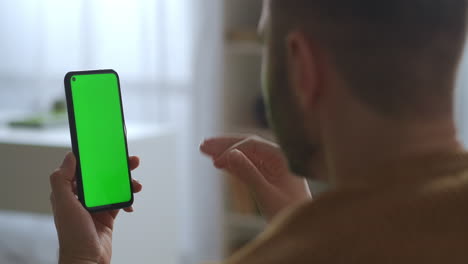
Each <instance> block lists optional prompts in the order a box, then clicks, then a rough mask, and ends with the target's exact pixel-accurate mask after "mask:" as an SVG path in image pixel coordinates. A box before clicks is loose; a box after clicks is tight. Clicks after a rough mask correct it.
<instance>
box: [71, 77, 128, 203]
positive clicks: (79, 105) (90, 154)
mask: <svg viewBox="0 0 468 264" xmlns="http://www.w3.org/2000/svg"><path fill="white" fill-rule="evenodd" d="M70 82H71V95H72V100H73V108H74V116H75V125H76V136H77V142H78V151H79V161H80V167H81V177H82V185H83V194H84V202H85V205H86V207H88V208H93V207H101V206H107V205H112V204H119V203H126V202H129V201H130V200H131V199H132V193H131V187H130V175H129V168H128V159H127V145H126V139H125V132H124V122H123V114H122V105H121V100H120V88H119V81H118V77H117V76H116V74H113V73H100V74H80V75H73V76H72V77H71V79H70Z"/></svg>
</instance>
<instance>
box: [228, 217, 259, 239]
mask: <svg viewBox="0 0 468 264" xmlns="http://www.w3.org/2000/svg"><path fill="white" fill-rule="evenodd" d="M226 222H227V227H228V228H229V230H231V231H232V233H231V234H240V235H243V236H246V235H251V236H256V235H257V234H259V233H260V232H261V231H262V230H263V229H264V228H265V227H266V221H265V219H264V218H263V217H261V216H259V215H242V214H238V213H228V214H227V220H226Z"/></svg>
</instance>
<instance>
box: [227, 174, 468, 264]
mask: <svg viewBox="0 0 468 264" xmlns="http://www.w3.org/2000/svg"><path fill="white" fill-rule="evenodd" d="M466 204H468V172H462V173H458V174H457V175H453V177H444V178H440V179H434V180H432V181H429V182H428V183H427V184H425V185H422V186H421V187H419V188H416V189H414V190H412V191H409V189H408V190H406V191H401V192H400V191H398V190H395V191H389V192H387V191H385V190H382V191H377V192H376V191H364V190H348V191H333V192H329V193H327V194H325V195H323V196H321V197H319V198H318V199H316V200H315V201H313V202H307V203H304V204H301V205H298V206H297V207H295V208H291V209H289V210H288V211H287V212H284V213H283V214H282V215H281V216H279V217H278V218H277V219H276V220H275V221H274V222H272V223H271V224H270V225H269V227H268V228H267V230H265V232H264V233H263V234H262V235H260V236H259V237H258V238H257V239H256V240H255V241H254V242H253V243H251V244H250V245H249V246H247V247H245V248H244V249H242V250H241V251H239V252H238V253H237V254H235V255H234V256H233V257H232V258H230V259H229V260H228V261H227V262H226V264H238V263H242V264H250V263H255V264H275V263H290V264H295V263H301V264H302V263H315V262H316V263H320V262H323V263H341V262H343V260H344V259H341V258H345V259H350V258H354V259H361V260H365V259H371V258H372V257H375V258H376V259H382V258H386V257H388V258H392V257H395V256H394V254H395V251H398V252H399V255H400V257H401V260H400V261H402V262H401V263H406V262H404V260H405V259H406V258H405V257H408V259H410V258H411V257H412V256H413V257H414V256H415V254H416V255H418V257H421V258H423V259H426V258H427V259H428V260H431V259H436V257H438V256H444V257H448V258H449V259H454V261H455V260H456V259H455V258H456V257H457V256H458V255H457V254H464V253H463V252H464V251H463V250H462V248H459V247H458V246H460V245H461V246H463V245H466V244H468V237H466V236H464V235H463V234H466V233H468V226H467V225H466V224H465V223H466V222H468V211H466V210H462V208H465V206H466ZM428 237H431V239H429V240H428V239H427V238H428ZM439 240H440V241H446V243H445V244H446V245H450V247H449V248H443V247H442V245H438V246H436V245H435V244H434V241H439ZM431 241H432V242H431ZM421 248H425V249H428V250H429V252H425V251H426V250H425V251H424V252H423V251H421ZM431 248H433V249H434V250H433V251H432V252H431V250H430V249H431ZM412 254H413V255H412ZM433 254H436V255H434V256H433ZM362 263H366V262H362ZM454 263H456V262H454Z"/></svg>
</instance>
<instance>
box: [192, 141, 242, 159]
mask: <svg viewBox="0 0 468 264" xmlns="http://www.w3.org/2000/svg"><path fill="white" fill-rule="evenodd" d="M246 138H248V137H247V136H233V137H215V138H209V139H206V140H205V141H203V143H202V144H201V145H200V151H201V152H203V153H205V154H206V155H208V156H211V157H213V158H216V157H218V156H220V155H221V154H223V153H224V152H225V151H226V150H228V149H230V148H231V147H232V146H234V145H236V144H238V143H239V142H242V141H243V140H245V139H246Z"/></svg>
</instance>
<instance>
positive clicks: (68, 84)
mask: <svg viewBox="0 0 468 264" xmlns="http://www.w3.org/2000/svg"><path fill="white" fill-rule="evenodd" d="M96 74H114V75H115V76H116V77H117V86H118V90H119V103H120V111H121V114H122V125H123V133H124V141H125V151H126V154H127V157H126V158H127V159H126V160H127V167H128V176H129V179H130V193H131V199H130V201H128V202H122V203H116V204H109V205H103V206H97V207H88V206H86V202H85V201H86V197H85V195H84V190H83V182H82V175H81V165H80V152H79V148H78V137H77V130H76V122H75V111H74V104H73V96H72V90H71V82H72V78H73V76H77V75H96ZM64 83H65V97H66V101H67V111H68V123H69V127H70V137H71V143H72V151H73V154H75V157H76V183H77V184H76V185H77V195H78V199H79V201H80V202H81V204H82V205H83V207H84V208H86V210H88V211H89V212H93V213H94V212H102V211H109V210H116V209H122V208H127V207H130V206H131V205H132V204H133V200H134V197H133V185H132V174H131V170H130V160H129V155H128V143H127V129H126V126H125V117H124V111H123V103H122V93H121V90H120V78H119V75H118V74H117V72H116V71H114V70H112V69H106V70H90V71H72V72H69V73H67V74H66V75H65V78H64Z"/></svg>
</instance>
